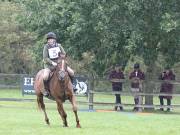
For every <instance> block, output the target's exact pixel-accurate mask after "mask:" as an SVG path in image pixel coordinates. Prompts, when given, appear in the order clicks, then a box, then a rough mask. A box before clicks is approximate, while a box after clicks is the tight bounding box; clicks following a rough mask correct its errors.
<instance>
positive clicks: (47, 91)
mask: <svg viewBox="0 0 180 135" xmlns="http://www.w3.org/2000/svg"><path fill="white" fill-rule="evenodd" d="M50 72H51V70H50V69H49V68H45V69H44V74H43V82H44V90H45V91H44V93H43V94H44V96H47V97H48V96H49V84H48V80H49V74H50Z"/></svg>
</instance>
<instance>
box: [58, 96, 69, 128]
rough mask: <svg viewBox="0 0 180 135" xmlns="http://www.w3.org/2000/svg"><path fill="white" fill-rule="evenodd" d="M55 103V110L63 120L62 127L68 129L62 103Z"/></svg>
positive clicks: (59, 101)
mask: <svg viewBox="0 0 180 135" xmlns="http://www.w3.org/2000/svg"><path fill="white" fill-rule="evenodd" d="M56 102H57V109H58V112H59V114H60V116H61V118H62V120H63V126H64V127H68V124H67V120H66V119H67V114H66V112H65V111H64V107H63V102H62V101H61V100H59V99H58V100H56Z"/></svg>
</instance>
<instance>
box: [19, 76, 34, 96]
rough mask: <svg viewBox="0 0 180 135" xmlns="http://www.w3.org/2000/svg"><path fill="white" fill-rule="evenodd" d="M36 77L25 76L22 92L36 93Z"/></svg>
mask: <svg viewBox="0 0 180 135" xmlns="http://www.w3.org/2000/svg"><path fill="white" fill-rule="evenodd" d="M33 85H34V77H29V76H24V77H23V82H22V94H23V95H24V94H27V95H34V94H35V91H34V86H33Z"/></svg>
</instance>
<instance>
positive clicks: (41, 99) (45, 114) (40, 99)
mask: <svg viewBox="0 0 180 135" xmlns="http://www.w3.org/2000/svg"><path fill="white" fill-rule="evenodd" d="M37 102H38V106H39V108H40V109H42V110H43V112H44V116H45V121H46V124H48V125H50V123H49V118H48V116H47V113H46V107H45V104H44V101H43V95H42V94H40V95H38V96H37Z"/></svg>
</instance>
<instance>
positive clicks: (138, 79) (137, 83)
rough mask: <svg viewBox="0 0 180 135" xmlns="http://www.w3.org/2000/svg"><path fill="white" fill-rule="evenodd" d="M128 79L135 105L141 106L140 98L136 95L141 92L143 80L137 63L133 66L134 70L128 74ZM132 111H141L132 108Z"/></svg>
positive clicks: (143, 76)
mask: <svg viewBox="0 0 180 135" xmlns="http://www.w3.org/2000/svg"><path fill="white" fill-rule="evenodd" d="M129 79H130V80H131V91H132V92H133V95H134V102H135V105H142V103H143V99H142V96H140V95H138V93H140V92H142V91H143V89H142V83H143V80H144V79H145V75H144V73H143V72H142V71H141V69H140V65H139V63H135V64H134V70H133V71H132V72H131V73H130V75H129ZM133 111H142V107H136V106H135V107H134V109H133Z"/></svg>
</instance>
